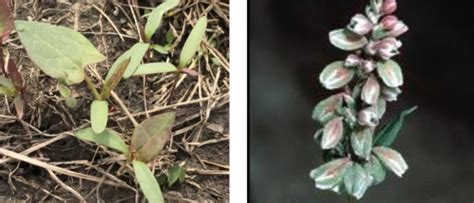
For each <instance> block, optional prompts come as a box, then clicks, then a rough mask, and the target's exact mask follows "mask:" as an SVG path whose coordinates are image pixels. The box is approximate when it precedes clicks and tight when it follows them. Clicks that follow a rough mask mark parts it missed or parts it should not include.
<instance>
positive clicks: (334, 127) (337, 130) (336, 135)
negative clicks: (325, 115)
mask: <svg viewBox="0 0 474 203" xmlns="http://www.w3.org/2000/svg"><path fill="white" fill-rule="evenodd" d="M342 119H343V118H342V117H337V118H334V119H332V120H331V121H329V123H327V124H326V125H325V126H324V132H323V138H322V140H321V148H322V149H331V148H334V147H335V146H336V145H337V144H338V143H339V141H341V139H342V136H343V134H344V124H343V121H342Z"/></svg>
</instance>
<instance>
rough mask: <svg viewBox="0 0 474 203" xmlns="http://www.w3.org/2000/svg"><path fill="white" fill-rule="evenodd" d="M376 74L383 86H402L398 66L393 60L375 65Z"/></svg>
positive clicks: (401, 75) (400, 71) (401, 77)
mask: <svg viewBox="0 0 474 203" xmlns="http://www.w3.org/2000/svg"><path fill="white" fill-rule="evenodd" d="M377 72H378V74H379V76H380V78H382V81H383V82H384V83H385V85H387V86H389V87H399V86H401V85H403V74H402V69H401V68H400V65H398V63H397V62H395V61H393V60H387V61H385V62H378V63H377Z"/></svg>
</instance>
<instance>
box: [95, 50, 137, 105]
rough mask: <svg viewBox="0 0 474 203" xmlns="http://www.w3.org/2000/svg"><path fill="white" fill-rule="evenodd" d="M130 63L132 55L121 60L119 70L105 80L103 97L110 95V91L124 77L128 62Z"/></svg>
mask: <svg viewBox="0 0 474 203" xmlns="http://www.w3.org/2000/svg"><path fill="white" fill-rule="evenodd" d="M129 63H130V57H129V58H128V59H125V60H124V61H122V62H120V64H119V65H118V68H117V70H116V71H115V72H114V73H113V74H112V76H111V77H110V78H108V79H107V80H106V81H105V84H104V89H103V90H102V95H101V97H102V99H103V100H105V99H107V98H108V97H109V95H110V92H111V91H112V90H113V89H114V88H115V87H116V86H117V85H118V83H119V82H120V80H121V79H122V76H123V74H124V73H125V71H126V70H127V67H128V64H129Z"/></svg>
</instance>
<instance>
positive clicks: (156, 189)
mask: <svg viewBox="0 0 474 203" xmlns="http://www.w3.org/2000/svg"><path fill="white" fill-rule="evenodd" d="M132 164H133V171H134V172H135V177H136V178H137V182H138V184H139V185H140V189H142V192H143V194H144V195H145V197H146V199H147V200H148V202H150V203H164V202H165V200H164V198H163V194H161V188H160V185H158V182H157V181H156V178H155V176H154V175H153V173H152V172H151V171H150V169H149V168H148V166H147V165H146V164H145V163H143V162H141V161H133V162H132Z"/></svg>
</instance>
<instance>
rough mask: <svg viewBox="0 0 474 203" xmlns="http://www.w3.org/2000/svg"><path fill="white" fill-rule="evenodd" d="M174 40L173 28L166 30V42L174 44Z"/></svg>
mask: <svg viewBox="0 0 474 203" xmlns="http://www.w3.org/2000/svg"><path fill="white" fill-rule="evenodd" d="M173 41H174V33H173V29H169V30H168V32H166V44H172V43H173Z"/></svg>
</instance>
